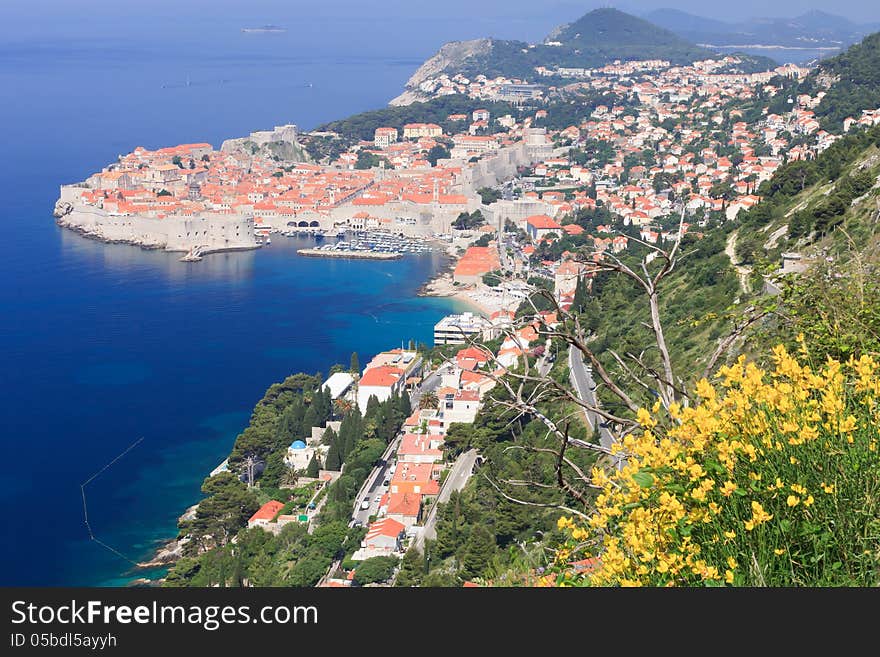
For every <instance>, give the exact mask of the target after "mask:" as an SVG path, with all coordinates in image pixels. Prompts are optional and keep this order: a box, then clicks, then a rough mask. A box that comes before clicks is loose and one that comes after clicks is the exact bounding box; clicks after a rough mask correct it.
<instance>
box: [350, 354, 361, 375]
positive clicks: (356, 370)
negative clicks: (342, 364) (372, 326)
mask: <svg viewBox="0 0 880 657" xmlns="http://www.w3.org/2000/svg"><path fill="white" fill-rule="evenodd" d="M348 371H349V372H351V373H352V375H354V376H357V375H358V374H360V371H361V365H360V361H359V360H358V352H356V351H353V352H352V353H351V363H350V365H349V367H348Z"/></svg>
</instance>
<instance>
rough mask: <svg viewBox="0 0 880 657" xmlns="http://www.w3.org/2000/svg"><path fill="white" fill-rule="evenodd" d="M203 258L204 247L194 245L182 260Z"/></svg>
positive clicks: (195, 260) (191, 260)
mask: <svg viewBox="0 0 880 657" xmlns="http://www.w3.org/2000/svg"><path fill="white" fill-rule="evenodd" d="M201 259H202V249H201V247H198V246H194V247H192V248H191V249H190V250H189V251H187V252H186V255H184V256H183V257H182V258H181V259H180V261H181V262H198V261H199V260H201Z"/></svg>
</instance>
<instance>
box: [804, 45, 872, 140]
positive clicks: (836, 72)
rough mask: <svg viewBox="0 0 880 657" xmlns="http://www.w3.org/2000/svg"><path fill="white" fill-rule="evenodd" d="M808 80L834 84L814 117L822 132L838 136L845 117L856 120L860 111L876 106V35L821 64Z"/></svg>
mask: <svg viewBox="0 0 880 657" xmlns="http://www.w3.org/2000/svg"><path fill="white" fill-rule="evenodd" d="M812 77H813V78H814V79H819V80H821V79H822V78H825V79H828V78H829V77H830V78H831V79H832V80H834V82H833V84H832V85H831V88H830V89H828V90H827V93H826V95H825V97H824V98H823V99H822V102H821V103H819V106H818V107H817V108H816V115H817V116H818V117H819V118H820V122H821V123H822V127H823V128H825V129H826V130H828V131H829V132H834V133H839V132H841V130H842V129H843V120H844V119H845V118H846V117H848V116H852V117H854V118H858V117H859V116H861V113H862V110H865V109H876V108H877V107H878V106H880V32H877V33H875V34H872V35H870V36H867V37H865V39H864V40H863V41H862V42H861V43H859V44H857V45H855V46H853V47H851V48H850V49H849V50H847V51H846V52H845V53H842V54H840V55H837V56H836V57H832V58H831V59H828V60H826V61H824V62H822V64H821V65H820V67H819V70H818V72H817V73H816V74H814V75H813V76H812Z"/></svg>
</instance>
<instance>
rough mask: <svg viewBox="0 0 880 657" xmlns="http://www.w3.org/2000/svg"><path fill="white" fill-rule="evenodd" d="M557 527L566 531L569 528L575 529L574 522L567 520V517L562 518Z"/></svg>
mask: <svg viewBox="0 0 880 657" xmlns="http://www.w3.org/2000/svg"><path fill="white" fill-rule="evenodd" d="M556 526H557V527H558V528H559V529H565V528H567V527H574V522H573V521H572V519H571V518H566V517H565V516H562V517H560V518H559V520H557V521H556Z"/></svg>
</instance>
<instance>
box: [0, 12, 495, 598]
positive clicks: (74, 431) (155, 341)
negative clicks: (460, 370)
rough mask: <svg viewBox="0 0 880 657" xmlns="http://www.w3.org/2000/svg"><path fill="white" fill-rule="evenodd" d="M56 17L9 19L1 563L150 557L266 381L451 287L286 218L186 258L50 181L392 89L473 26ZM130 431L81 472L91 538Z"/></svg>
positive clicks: (65, 578) (7, 579) (40, 574)
mask: <svg viewBox="0 0 880 657" xmlns="http://www.w3.org/2000/svg"><path fill="white" fill-rule="evenodd" d="M69 4H70V5H71V6H72V5H74V4H76V5H78V6H80V5H81V6H83V7H87V6H90V4H91V5H94V3H69ZM99 4H100V3H99ZM40 5H41V3H40V2H36V3H34V6H35V7H38V6H40ZM21 6H24V5H21ZM156 6H157V7H159V8H161V7H166V8H167V7H169V6H171V5H168V3H164V4H163V3H161V2H160V3H159V4H158V5H156ZM202 6H204V7H207V5H204V3H202ZM19 9H20V10H21V7H19ZM21 11H24V10H21ZM68 11H70V12H72V9H69V7H68ZM0 13H2V10H0ZM209 13H210V12H209ZM23 15H25V14H15V15H13V16H12V18H13V19H16V18H17V19H21V16H23ZM63 18H65V20H67V19H69V20H70V21H72V22H69V23H68V24H67V26H65V25H63V24H62V23H63V22H64V21H56V22H51V23H46V22H45V21H44V22H42V23H39V22H38V23H37V27H35V26H34V25H35V24H34V23H32V22H27V21H21V20H20V21H19V23H18V25H19V27H20V29H16V28H15V25H16V23H15V21H14V20H12V21H11V22H9V21H7V22H6V23H4V25H3V26H2V27H0V89H2V90H3V98H2V102H0V125H2V126H3V134H4V140H3V141H4V143H3V149H2V157H0V174H2V176H0V180H2V183H0V184H2V189H3V199H2V205H0V220H2V233H0V235H2V238H0V343H2V352H0V353H2V365H0V441H2V455H3V459H2V460H3V467H2V468H0V499H2V511H3V518H4V522H3V527H4V529H3V537H2V541H0V585H111V586H116V585H124V584H126V583H128V582H130V581H131V580H132V579H133V578H135V577H138V576H140V573H137V572H133V571H132V570H131V563H130V561H129V560H132V561H138V560H141V559H144V558H145V557H149V556H150V555H151V554H152V552H153V550H154V549H155V547H156V546H157V544H158V543H159V542H161V541H162V540H163V539H167V538H169V537H173V536H174V534H175V533H176V520H177V517H178V515H180V513H182V512H183V511H184V510H185V509H186V508H187V507H188V506H189V505H191V504H193V503H194V502H196V501H197V500H198V499H199V486H200V484H201V482H202V480H203V479H204V477H205V476H206V475H207V474H208V473H209V472H210V471H211V470H212V469H213V468H214V467H215V466H217V465H218V464H219V463H220V462H221V461H222V460H223V458H224V457H225V456H226V455H227V453H228V452H229V450H230V448H231V446H232V444H233V441H234V440H235V437H236V435H237V434H238V433H239V432H240V431H241V430H242V429H243V428H244V427H245V426H246V424H247V421H248V417H249V414H250V411H251V409H252V407H253V405H254V403H255V402H256V401H257V400H259V399H260V397H261V396H262V394H263V392H264V391H265V389H266V388H267V387H268V386H269V385H270V384H272V383H273V382H275V381H278V380H281V379H283V378H284V377H285V376H286V375H288V374H291V373H294V372H298V371H305V372H309V373H314V372H318V371H321V372H324V373H326V372H327V370H328V369H329V368H330V366H331V365H333V364H334V363H337V362H340V363H348V360H349V356H350V354H351V352H352V351H357V352H358V353H359V354H360V355H361V362H364V361H365V360H366V358H367V357H369V355H371V354H373V353H375V352H377V351H379V350H382V349H385V348H389V347H394V346H397V345H399V344H400V343H401V342H402V341H408V340H410V339H413V340H420V341H425V342H428V343H430V342H431V329H432V327H433V324H434V323H435V322H436V321H437V320H438V319H439V318H440V317H441V316H442V315H444V314H446V313H448V312H450V311H451V310H453V309H455V308H454V304H453V302H451V301H449V300H443V299H426V298H420V297H417V296H416V291H417V289H418V288H419V286H420V285H421V284H422V283H423V282H425V281H426V280H427V279H429V278H430V277H431V276H432V275H433V274H434V273H435V272H436V271H437V269H438V268H439V267H440V266H441V264H442V262H441V258H440V256H439V255H426V256H412V257H406V258H405V259H403V260H400V261H395V262H342V261H330V260H322V259H313V258H302V257H297V256H296V254H295V249H296V248H297V247H301V246H304V245H306V244H307V241H306V240H305V238H303V240H299V239H286V238H282V237H278V238H276V239H273V241H272V244H271V246H269V247H266V248H264V249H261V250H259V251H252V252H246V253H235V254H216V255H210V256H208V257H206V258H205V259H204V260H203V261H202V262H199V263H182V262H179V260H178V258H179V254H178V255H174V254H166V253H162V252H155V251H143V250H140V249H138V248H136V247H131V246H124V245H105V244H100V243H97V242H93V241H89V240H87V239H84V238H82V237H80V236H79V235H76V234H74V233H72V232H69V231H65V230H63V229H60V228H58V227H57V226H56V225H55V223H54V220H53V218H52V215H51V212H52V208H53V205H54V203H55V200H56V198H57V196H58V186H59V185H60V184H62V183H69V182H74V181H78V180H82V179H84V178H85V177H87V176H88V175H89V174H90V173H91V172H94V171H97V170H99V169H100V168H101V167H102V166H104V165H106V164H107V163H108V162H110V161H112V160H114V159H115V158H116V156H117V155H118V154H121V153H125V152H129V151H131V150H132V149H133V148H134V147H136V146H139V145H141V146H144V147H147V148H157V147H162V146H166V145H172V144H176V143H181V142H197V141H207V142H211V143H213V144H214V145H215V146H219V144H220V142H221V141H222V140H223V139H226V138H229V137H236V136H241V135H244V134H247V133H248V132H250V131H252V130H257V129H265V128H270V127H271V126H273V125H276V124H283V123H288V122H290V123H296V124H298V125H300V126H301V127H302V128H303V129H311V128H313V127H316V126H317V125H318V124H319V123H321V122H322V121H326V120H330V119H334V118H341V117H344V116H347V115H349V114H352V113H354V112H356V111H362V110H367V109H375V108H378V107H382V106H384V105H385V104H386V103H387V101H388V100H389V99H390V98H392V97H393V96H395V95H396V94H397V93H399V91H400V90H401V88H402V86H403V84H404V82H405V81H406V79H407V78H408V77H409V76H410V75H411V73H412V72H413V71H414V70H415V68H416V67H417V66H418V65H419V63H420V62H421V61H422V60H423V59H424V58H425V57H426V56H428V55H429V54H431V52H432V51H433V50H435V49H436V48H437V47H438V46H439V45H440V43H442V41H444V40H446V39H447V38H452V37H456V36H476V34H467V35H460V34H455V33H452V34H446V35H440V30H439V29H435V31H434V32H432V33H431V34H433V35H434V36H432V37H431V38H426V37H425V33H422V34H421V35H420V34H419V33H418V32H417V31H416V32H414V33H413V34H412V35H411V38H409V39H408V40H407V39H402V40H400V39H399V40H397V42H393V41H392V40H389V39H388V38H376V33H374V35H373V36H372V37H371V33H370V32H369V30H368V29H367V28H368V27H369V25H370V23H365V24H360V23H357V22H350V23H345V22H341V23H339V24H334V25H330V23H329V22H328V23H327V24H326V25H325V24H323V23H321V22H320V20H317V19H315V21H313V23H314V25H312V26H311V27H310V26H308V25H307V26H305V27H303V26H302V24H300V25H298V28H299V29H298V30H297V31H296V32H289V33H287V34H280V35H248V34H242V33H241V32H240V27H242V26H244V25H247V24H249V23H256V24H257V25H261V24H264V23H267V22H273V21H271V18H272V16H267V17H265V18H266V19H268V20H265V19H263V20H261V18H257V19H256V20H253V21H247V22H245V21H244V19H242V20H240V21H239V20H237V19H236V20H234V21H226V22H221V21H219V20H217V19H216V18H214V17H213V16H210V15H206V16H205V17H203V20H201V22H198V21H196V22H191V23H190V24H189V27H190V29H184V27H181V25H180V24H179V23H178V22H175V20H174V16H173V15H172V13H171V11H170V10H169V11H168V12H166V13H165V14H163V13H161V12H159V14H157V15H156V16H151V19H152V21H153V22H152V23H150V22H148V21H146V20H145V21H144V22H143V24H141V23H137V22H134V23H132V22H125V21H124V20H123V19H122V18H120V17H119V16H118V15H117V14H116V13H114V10H113V9H112V8H111V7H107V8H106V11H105V12H103V13H102V12H94V13H93V14H90V15H89V16H78V17H74V16H73V15H72V14H71V15H69V16H67V15H65V16H64V17H63ZM164 20H167V22H162V21H164ZM77 21H79V22H77ZM275 22H277V21H275ZM70 25H79V26H88V28H89V29H88V30H85V31H83V30H80V32H77V31H76V30H75V29H68V28H69V26H70ZM321 25H323V28H321ZM418 25H419V26H421V27H419V29H423V28H424V25H423V24H422V23H418ZM444 25H446V26H447V27H448V26H449V23H446V24H444ZM160 27H161V29H160ZM319 28H320V29H319ZM435 28H436V26H435ZM479 28H480V25H476V27H475V28H474V29H475V31H476V30H478V29H479ZM321 29H323V30H324V31H323V32H322V31H321ZM333 30H336V31H335V32H334V31H333ZM365 30H367V31H366V32H365ZM379 36H380V37H381V36H382V35H381V34H379ZM386 37H387V35H386ZM374 39H376V42H375V43H374ZM340 40H341V42H342V43H343V45H344V47H340V46H339V43H340ZM140 439H142V440H141V442H139V443H138V444H137V445H136V446H135V447H134V448H133V449H131V450H130V451H128V452H127V453H126V454H125V455H124V456H123V457H122V458H120V459H118V460H117V461H116V462H115V463H113V465H112V466H111V467H110V468H108V469H107V470H105V471H103V472H102V473H101V474H100V475H99V476H98V477H96V478H95V479H94V480H93V481H91V483H89V485H88V486H87V487H86V489H85V490H86V494H87V499H88V516H89V521H90V524H91V527H92V529H93V531H94V534H95V536H96V538H97V539H99V540H100V541H101V543H104V544H106V546H109V548H112V550H110V549H108V548H105V547H104V546H102V545H101V544H99V543H98V542H96V541H92V540H89V534H88V531H87V529H86V526H85V524H84V522H83V520H84V518H83V500H82V496H81V489H80V484H81V483H82V482H84V481H86V480H88V479H89V478H90V477H91V476H92V475H93V474H95V473H97V472H99V471H101V470H102V468H103V467H104V466H105V465H106V464H107V463H109V462H111V461H112V460H113V459H115V458H116V457H117V455H119V454H120V453H122V452H123V451H124V450H126V449H127V448H128V447H129V446H130V445H132V444H133V443H134V442H136V441H138V440H140Z"/></svg>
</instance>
